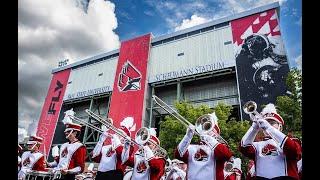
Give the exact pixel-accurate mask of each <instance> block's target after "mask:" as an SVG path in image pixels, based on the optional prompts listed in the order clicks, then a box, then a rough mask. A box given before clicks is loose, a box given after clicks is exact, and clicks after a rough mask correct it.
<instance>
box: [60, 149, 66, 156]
mask: <svg viewBox="0 0 320 180" xmlns="http://www.w3.org/2000/svg"><path fill="white" fill-rule="evenodd" d="M67 154H68V149H67V148H64V150H63V151H62V153H61V157H65V156H66V155H67Z"/></svg>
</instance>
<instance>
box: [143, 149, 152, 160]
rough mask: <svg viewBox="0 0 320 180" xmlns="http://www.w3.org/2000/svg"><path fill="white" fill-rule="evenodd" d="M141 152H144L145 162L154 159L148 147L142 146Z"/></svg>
mask: <svg viewBox="0 0 320 180" xmlns="http://www.w3.org/2000/svg"><path fill="white" fill-rule="evenodd" d="M143 152H144V157H145V159H146V160H147V161H149V160H150V159H152V158H153V157H154V154H153V152H152V150H151V149H150V148H149V146H143Z"/></svg>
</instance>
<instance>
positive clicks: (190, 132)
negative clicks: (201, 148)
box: [186, 125, 195, 139]
mask: <svg viewBox="0 0 320 180" xmlns="http://www.w3.org/2000/svg"><path fill="white" fill-rule="evenodd" d="M194 132H195V127H194V126H193V125H189V127H188V128H187V133H186V135H187V136H188V137H189V138H191V139H192V137H193V135H194Z"/></svg>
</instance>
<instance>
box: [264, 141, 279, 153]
mask: <svg viewBox="0 0 320 180" xmlns="http://www.w3.org/2000/svg"><path fill="white" fill-rule="evenodd" d="M262 155H264V156H277V155H278V151H277V148H276V147H275V146H274V145H272V144H267V145H265V146H264V147H263V148H262Z"/></svg>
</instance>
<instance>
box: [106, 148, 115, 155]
mask: <svg viewBox="0 0 320 180" xmlns="http://www.w3.org/2000/svg"><path fill="white" fill-rule="evenodd" d="M113 153H115V151H114V150H112V148H109V149H108V151H107V153H106V156H107V157H111V156H112V154H113Z"/></svg>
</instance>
